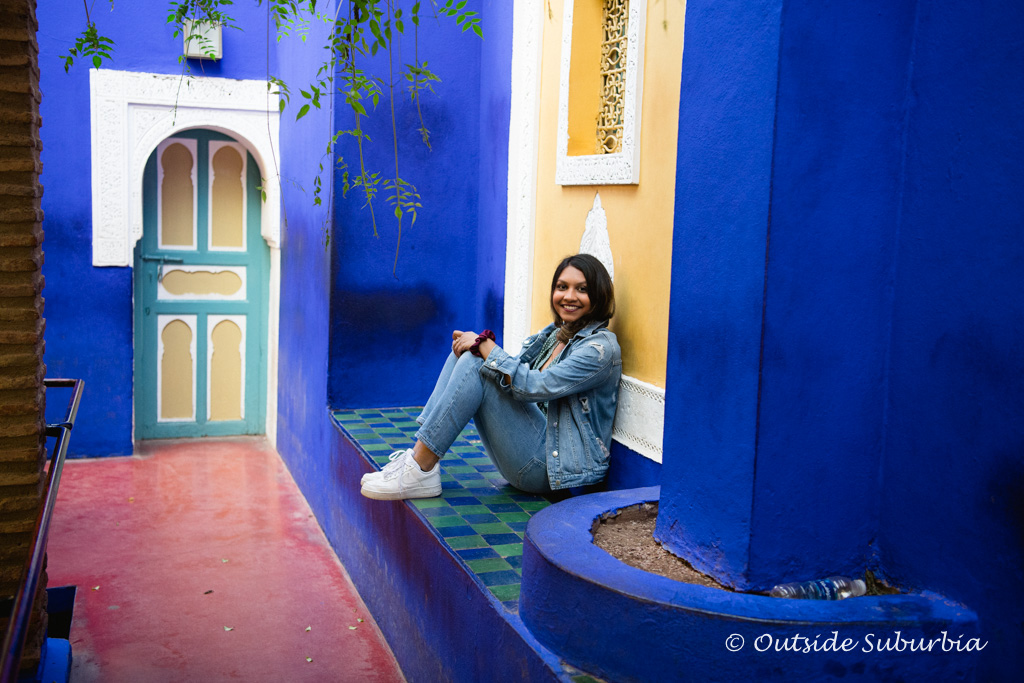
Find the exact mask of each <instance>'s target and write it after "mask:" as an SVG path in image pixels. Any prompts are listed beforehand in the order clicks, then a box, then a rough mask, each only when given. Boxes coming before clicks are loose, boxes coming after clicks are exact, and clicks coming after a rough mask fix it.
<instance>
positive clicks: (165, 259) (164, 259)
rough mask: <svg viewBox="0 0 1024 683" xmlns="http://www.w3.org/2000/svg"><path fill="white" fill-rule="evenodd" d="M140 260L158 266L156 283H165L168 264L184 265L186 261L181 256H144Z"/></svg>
mask: <svg viewBox="0 0 1024 683" xmlns="http://www.w3.org/2000/svg"><path fill="white" fill-rule="evenodd" d="M140 258H141V259H142V260H143V261H146V262H148V263H156V264H158V265H157V268H156V273H157V275H156V281H157V282H163V280H164V264H167V263H184V262H185V259H183V258H181V257H180V256H163V255H153V254H143V255H142V256H141V257H140Z"/></svg>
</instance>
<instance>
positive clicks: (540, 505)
mask: <svg viewBox="0 0 1024 683" xmlns="http://www.w3.org/2000/svg"><path fill="white" fill-rule="evenodd" d="M548 505H551V503H549V502H548V501H546V500H538V501H537V502H535V503H520V504H519V507H521V508H523V509H524V510H526V511H527V512H536V511H537V510H543V509H544V508H546V507H547V506H548Z"/></svg>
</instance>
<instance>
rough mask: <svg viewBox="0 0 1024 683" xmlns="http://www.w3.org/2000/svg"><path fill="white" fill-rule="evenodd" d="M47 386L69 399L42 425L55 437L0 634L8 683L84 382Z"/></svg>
mask: <svg viewBox="0 0 1024 683" xmlns="http://www.w3.org/2000/svg"><path fill="white" fill-rule="evenodd" d="M43 383H44V385H45V386H46V388H47V389H51V388H54V389H55V388H59V387H63V388H68V387H70V388H71V389H72V392H71V400H70V401H68V409H67V413H66V414H65V417H64V421H63V422H58V423H56V424H47V425H46V436H48V437H49V436H55V437H57V443H56V445H55V446H54V447H53V456H52V457H51V458H50V470H49V473H48V476H47V481H46V499H45V501H44V502H43V505H42V507H41V508H40V510H39V514H38V515H37V516H36V526H35V532H34V533H33V534H32V543H31V545H30V546H29V554H28V559H27V560H26V561H25V568H24V570H22V574H21V585H20V587H19V588H18V593H17V595H15V596H14V601H13V608H12V609H11V618H10V621H9V622H8V624H7V633H6V634H5V635H4V644H3V650H2V652H0V656H2V661H0V681H2V682H3V683H9V682H11V681H16V680H17V678H18V667H19V666H20V665H21V651H22V649H23V648H24V647H25V637H26V636H27V635H28V627H29V621H30V619H31V617H32V604H33V603H34V602H35V596H36V588H38V586H39V575H40V574H41V573H42V570H43V558H44V557H45V556H46V541H47V538H48V536H49V534H50V517H51V516H52V515H53V508H54V505H56V503H57V487H58V486H60V474H61V470H63V469H64V456H65V455H66V454H67V452H68V442H69V441H70V440H71V430H72V428H73V427H74V426H75V417H76V416H77V415H78V404H79V403H80V402H81V400H82V388H83V387H84V386H85V382H83V381H82V380H80V379H47V380H44V381H43Z"/></svg>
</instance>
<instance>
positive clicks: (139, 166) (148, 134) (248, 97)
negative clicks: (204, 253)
mask: <svg viewBox="0 0 1024 683" xmlns="http://www.w3.org/2000/svg"><path fill="white" fill-rule="evenodd" d="M89 86H90V93H91V96H90V110H91V128H92V236H93V248H92V263H93V265H94V266H131V265H132V250H133V249H134V247H135V242H137V241H138V239H139V238H140V237H142V174H143V170H144V169H145V166H146V161H147V160H148V159H149V155H150V154H152V152H153V150H154V149H156V147H157V145H158V144H160V142H161V141H163V140H164V139H166V138H167V137H169V136H171V135H173V134H174V133H177V132H179V131H183V130H187V129H190V128H207V129H210V130H216V131H219V132H222V133H224V134H226V135H230V136H231V137H233V138H235V139H237V140H238V141H239V142H240V143H241V144H242V145H243V146H244V147H245V148H246V149H247V150H248V151H249V152H250V153H251V154H252V155H253V158H255V159H256V163H257V164H258V165H259V168H260V170H261V174H262V175H263V176H264V177H265V178H267V181H266V182H264V187H265V189H266V192H267V200H266V202H265V203H264V205H263V211H262V225H261V226H260V233H261V234H262V235H263V238H264V239H265V240H266V241H267V243H268V244H269V245H270V246H271V247H277V246H279V245H280V239H281V192H280V183H279V180H278V174H277V163H276V161H275V150H277V149H279V147H278V144H277V141H278V129H279V122H280V114H279V113H278V108H277V96H276V95H274V94H272V93H270V92H268V90H267V84H266V82H265V81H255V80H233V79H227V78H206V77H202V78H188V79H184V80H183V79H181V78H180V77H178V76H168V75H162V74H151V73H136V72H129V71H112V70H110V69H91V70H90V71H89ZM175 104H176V105H177V106H175ZM268 112H269V113H268Z"/></svg>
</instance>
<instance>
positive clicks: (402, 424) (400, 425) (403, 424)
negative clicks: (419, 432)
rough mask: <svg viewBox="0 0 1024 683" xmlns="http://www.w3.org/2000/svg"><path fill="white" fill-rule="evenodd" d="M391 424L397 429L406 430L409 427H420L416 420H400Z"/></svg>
mask: <svg viewBox="0 0 1024 683" xmlns="http://www.w3.org/2000/svg"><path fill="white" fill-rule="evenodd" d="M392 424H394V425H395V426H396V427H398V428H399V429H408V428H410V427H416V428H419V426H420V423H419V422H417V421H416V420H402V421H401V422H394V423H392Z"/></svg>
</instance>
